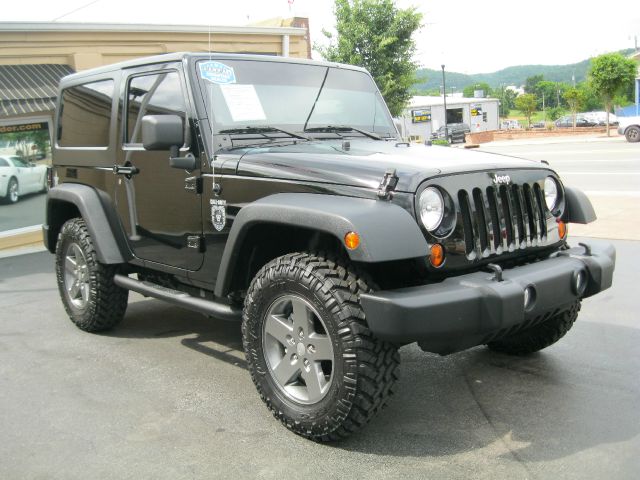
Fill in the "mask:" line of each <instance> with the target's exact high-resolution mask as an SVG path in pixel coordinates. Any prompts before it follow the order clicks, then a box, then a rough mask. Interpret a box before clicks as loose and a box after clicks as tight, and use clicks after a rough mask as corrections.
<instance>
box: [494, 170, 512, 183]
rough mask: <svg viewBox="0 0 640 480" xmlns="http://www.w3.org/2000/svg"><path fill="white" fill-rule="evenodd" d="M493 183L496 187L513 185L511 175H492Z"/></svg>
mask: <svg viewBox="0 0 640 480" xmlns="http://www.w3.org/2000/svg"><path fill="white" fill-rule="evenodd" d="M489 176H490V177H491V181H492V182H493V183H494V184H495V185H509V184H510V183H511V177H510V176H509V175H498V174H497V173H490V174H489Z"/></svg>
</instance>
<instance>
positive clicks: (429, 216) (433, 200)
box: [418, 187, 444, 232]
mask: <svg viewBox="0 0 640 480" xmlns="http://www.w3.org/2000/svg"><path fill="white" fill-rule="evenodd" d="M418 205H419V209H420V220H422V224H423V225H424V226H425V228H426V229H427V231H429V232H434V231H435V230H437V229H438V227H439V226H440V224H441V223H442V219H443V218H444V199H443V198H442V193H440V190H439V189H437V188H436V187H427V188H425V189H424V190H423V191H422V193H421V194H420V201H419V202H418Z"/></svg>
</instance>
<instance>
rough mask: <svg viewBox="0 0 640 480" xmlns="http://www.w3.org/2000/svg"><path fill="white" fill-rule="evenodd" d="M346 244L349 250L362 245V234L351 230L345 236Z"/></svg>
mask: <svg viewBox="0 0 640 480" xmlns="http://www.w3.org/2000/svg"><path fill="white" fill-rule="evenodd" d="M344 244H345V246H346V247H347V248H348V249H349V250H355V249H356V248H358V246H359V245H360V235H358V234H357V233H356V232H349V233H347V234H346V235H345V236H344Z"/></svg>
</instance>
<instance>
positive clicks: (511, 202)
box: [458, 182, 547, 259]
mask: <svg viewBox="0 0 640 480" xmlns="http://www.w3.org/2000/svg"><path fill="white" fill-rule="evenodd" d="M458 202H459V205H460V214H461V217H462V224H463V230H464V245H465V253H466V254H467V257H468V258H469V259H474V258H482V257H487V256H489V255H492V254H498V255H499V254H501V253H503V252H507V251H515V250H516V249H520V248H527V247H534V246H538V245H542V244H543V242H544V241H545V240H546V238H547V220H546V210H545V207H544V205H545V203H544V198H543V194H542V189H541V188H540V185H539V184H538V183H535V182H534V183H531V184H529V183H523V184H520V185H518V184H511V185H500V186H493V185H491V186H488V187H486V188H485V189H481V188H479V187H476V188H473V189H471V190H468V189H465V190H459V191H458Z"/></svg>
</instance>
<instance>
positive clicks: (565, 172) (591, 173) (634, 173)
mask: <svg viewBox="0 0 640 480" xmlns="http://www.w3.org/2000/svg"><path fill="white" fill-rule="evenodd" d="M561 172H562V175H625V176H626V175H640V172H569V171H568V170H564V171H562V170H561Z"/></svg>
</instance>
